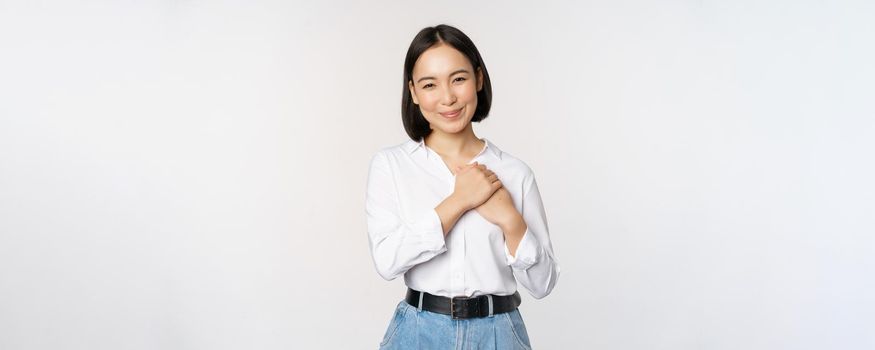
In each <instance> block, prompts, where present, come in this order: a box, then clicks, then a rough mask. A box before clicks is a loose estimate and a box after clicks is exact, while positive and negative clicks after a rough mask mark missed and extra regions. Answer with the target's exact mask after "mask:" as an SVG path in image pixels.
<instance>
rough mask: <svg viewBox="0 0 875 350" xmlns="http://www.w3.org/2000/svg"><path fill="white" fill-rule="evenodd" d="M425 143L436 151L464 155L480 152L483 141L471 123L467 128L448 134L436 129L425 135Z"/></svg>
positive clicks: (449, 154)
mask: <svg viewBox="0 0 875 350" xmlns="http://www.w3.org/2000/svg"><path fill="white" fill-rule="evenodd" d="M424 141H425V144H426V146H428V147H429V148H431V149H433V150H434V151H435V152H437V153H439V154H441V155H443V156H449V157H462V156H465V155H467V154H470V153H472V152H473V153H475V154H476V153H477V152H480V148H482V147H483V141H481V140H480V139H479V138H477V135H474V129H473V128H472V127H471V124H470V123H469V124H468V127H466V128H465V130H462V131H460V132H458V133H455V134H446V133H443V132H441V131H440V130H437V129H434V130H432V132H431V133H430V134H429V135H428V136H426V137H425V140H424Z"/></svg>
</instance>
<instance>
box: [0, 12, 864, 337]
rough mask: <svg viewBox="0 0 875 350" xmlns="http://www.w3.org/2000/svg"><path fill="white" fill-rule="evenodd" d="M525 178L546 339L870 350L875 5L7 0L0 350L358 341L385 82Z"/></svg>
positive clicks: (362, 332) (383, 309)
mask: <svg viewBox="0 0 875 350" xmlns="http://www.w3.org/2000/svg"><path fill="white" fill-rule="evenodd" d="M439 23H447V24H451V25H454V26H457V27H458V28H460V29H461V30H463V31H464V32H466V33H467V34H468V35H469V36H470V37H471V38H472V39H473V40H474V42H475V43H476V44H477V46H478V48H479V49H480V51H481V53H482V55H483V58H484V60H485V62H486V66H487V68H488V70H489V72H490V74H491V76H492V82H493V88H494V103H493V108H492V112H491V114H490V117H489V118H488V119H487V120H486V121H484V122H483V123H481V124H479V125H477V126H476V127H475V131H476V132H477V134H478V136H480V137H486V138H489V139H490V140H491V141H494V142H495V143H496V144H497V145H499V146H500V147H501V148H502V149H503V150H505V151H507V152H509V153H511V154H513V155H515V156H517V157H519V158H521V159H523V160H524V161H526V162H527V163H528V164H529V165H530V166H531V167H532V169H533V170H534V171H535V174H536V176H537V179H538V181H539V185H540V188H541V192H542V196H543V199H544V202H545V205H546V209H547V215H548V219H549V223H550V228H551V232H550V233H551V236H552V239H553V244H554V249H555V252H556V255H557V257H558V259H559V262H560V264H561V266H562V276H561V278H560V279H559V282H558V284H557V286H556V289H555V290H554V291H553V293H552V294H551V295H549V296H548V297H546V298H545V299H542V300H534V299H533V298H531V296H529V295H528V293H527V292H525V291H523V292H522V294H523V296H524V300H523V305H522V306H521V312H522V314H523V316H524V317H525V320H526V323H527V325H528V330H529V335H530V337H531V339H532V343H533V345H534V347H535V348H536V349H618V350H619V349H623V350H625V349H746V350H750V349H872V348H875V331H873V324H875V297H873V296H875V219H873V217H875V215H873V213H875V189H873V185H872V179H873V178H875V162H873V159H872V158H873V155H872V153H873V150H875V121H873V116H875V108H873V96H875V87H873V82H875V68H873V67H875V65H873V64H872V62H875V48H873V46H875V44H873V43H875V26H873V23H875V5H873V2H871V1H856V2H852V1H753V0H750V1H704V0H699V1H658V2H651V1H643V0H631V1H583V2H575V3H573V4H572V3H571V2H567V3H566V2H558V1H556V2H539V3H538V4H537V5H534V4H532V3H531V2H520V3H518V4H513V5H512V4H510V3H507V2H504V1H495V2H470V1H440V2H429V3H417V2H410V1H396V2H386V3H380V4H377V3H372V2H347V3H340V2H327V1H326V2H318V3H317V2H311V3H306V4H305V3H290V2H284V1H275V2H255V1H225V2H217V1H117V2H67V1H41V2H40V1H14V2H10V1H0V348H2V349H5V350H18V349H88V350H94V349H210V350H212V349H375V348H376V347H377V343H379V341H380V339H381V337H382V336H383V332H384V330H385V327H386V326H387V325H388V322H389V319H390V317H391V316H392V315H391V313H392V308H393V307H394V306H395V304H396V303H397V302H398V301H399V300H400V298H401V297H402V295H403V293H404V285H403V281H401V279H396V280H394V281H392V282H386V281H384V280H382V279H381V278H380V277H379V275H377V273H376V271H375V269H374V267H373V263H372V261H371V258H370V254H369V252H368V249H367V245H368V242H367V232H366V225H365V214H364V190H365V181H366V176H367V166H368V161H369V160H370V157H371V156H372V155H373V154H374V153H375V152H376V151H377V150H378V149H380V148H382V147H385V146H390V145H394V144H398V143H401V142H403V141H404V140H405V138H406V137H407V136H406V134H405V133H404V132H403V128H402V126H401V120H400V97H401V89H402V87H403V82H402V81H401V80H402V65H403V60H404V54H405V53H406V50H407V46H408V45H409V44H410V41H411V40H412V39H413V36H414V35H415V34H416V32H418V31H419V30H420V29H421V28H423V27H425V26H429V25H436V24H439Z"/></svg>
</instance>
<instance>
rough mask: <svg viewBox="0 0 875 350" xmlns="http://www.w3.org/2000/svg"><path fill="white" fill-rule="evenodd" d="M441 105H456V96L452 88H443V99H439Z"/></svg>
mask: <svg viewBox="0 0 875 350" xmlns="http://www.w3.org/2000/svg"><path fill="white" fill-rule="evenodd" d="M441 103H443V104H444V105H447V106H452V105H453V103H456V94H455V93H454V92H453V88H452V87H450V86H447V87H445V88H444V94H443V98H442V99H441Z"/></svg>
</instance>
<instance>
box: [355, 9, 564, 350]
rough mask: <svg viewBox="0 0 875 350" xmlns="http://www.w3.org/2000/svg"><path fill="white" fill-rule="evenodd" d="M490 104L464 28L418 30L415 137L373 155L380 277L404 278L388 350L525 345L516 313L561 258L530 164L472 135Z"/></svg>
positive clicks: (413, 70) (371, 214)
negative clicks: (523, 290) (520, 288)
mask: <svg viewBox="0 0 875 350" xmlns="http://www.w3.org/2000/svg"><path fill="white" fill-rule="evenodd" d="M491 101H492V87H491V85H490V81H489V74H488V72H487V71H486V66H485V65H484V63H483V60H482V58H481V57H480V53H479V52H478V51H477V48H476V47H475V46H474V43H472V42H471V39H469V38H468V36H466V35H465V34H464V33H462V32H461V31H459V30H458V29H456V28H453V27H451V26H447V25H438V26H436V27H428V28H425V29H423V30H422V31H420V32H419V33H418V34H417V35H416V37H415V38H414V39H413V42H412V43H411V44H410V48H409V49H408V51H407V58H406V60H405V62H404V89H403V96H402V120H403V122H404V127H405V129H406V131H407V134H408V135H409V136H410V140H407V141H405V142H403V143H401V144H399V145H396V146H392V147H386V148H383V149H381V150H380V151H379V152H377V154H376V155H374V157H373V158H372V159H371V164H370V170H369V174H368V186H367V195H366V212H367V219H368V236H369V243H370V248H371V254H372V257H373V259H374V264H375V266H376V268H377V272H378V273H379V274H380V276H382V277H383V278H384V279H386V280H392V279H395V278H396V277H398V276H401V275H402V274H403V275H404V282H405V284H406V285H407V287H408V290H407V294H406V296H405V298H404V300H402V301H401V302H399V303H398V305H397V306H396V308H395V314H394V316H393V317H392V320H391V322H390V324H389V327H388V329H387V330H386V334H385V336H384V337H383V341H382V343H381V344H380V348H381V349H455V348H461V347H464V348H465V349H468V348H474V349H530V348H531V344H530V343H529V338H528V334H527V332H526V327H525V324H524V323H523V320H522V317H521V315H520V313H519V310H518V309H517V306H519V303H520V296H519V293H518V292H517V283H519V284H522V285H523V287H525V288H526V289H527V290H528V291H529V293H530V294H531V295H532V296H533V297H534V298H535V299H541V298H543V297H545V296H547V295H548V294H550V291H551V290H552V289H553V286H555V284H556V281H557V278H558V277H559V265H558V263H557V261H556V258H555V257H554V255H553V247H552V244H551V242H550V236H549V233H548V229H547V221H546V215H545V211H544V208H543V205H542V203H541V196H540V193H539V192H538V186H537V183H536V182H535V177H534V174H533V173H532V171H531V169H530V168H529V167H528V166H527V165H526V164H525V163H523V162H522V161H521V160H519V159H517V158H515V157H513V156H512V155H510V154H508V153H507V152H503V151H502V150H500V149H499V148H498V147H497V146H496V145H495V144H494V143H492V142H490V141H488V140H487V139H485V138H483V139H481V138H478V137H477V136H476V135H475V134H474V130H473V128H472V122H479V121H481V120H483V119H484V118H486V116H487V114H488V113H489V108H490V105H491Z"/></svg>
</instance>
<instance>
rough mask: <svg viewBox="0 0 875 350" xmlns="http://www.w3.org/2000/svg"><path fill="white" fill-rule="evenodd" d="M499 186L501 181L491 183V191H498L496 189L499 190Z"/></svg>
mask: <svg viewBox="0 0 875 350" xmlns="http://www.w3.org/2000/svg"><path fill="white" fill-rule="evenodd" d="M501 186H502V184H501V180H496V181H495V182H493V183H492V191H498V189H499V188H501Z"/></svg>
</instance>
